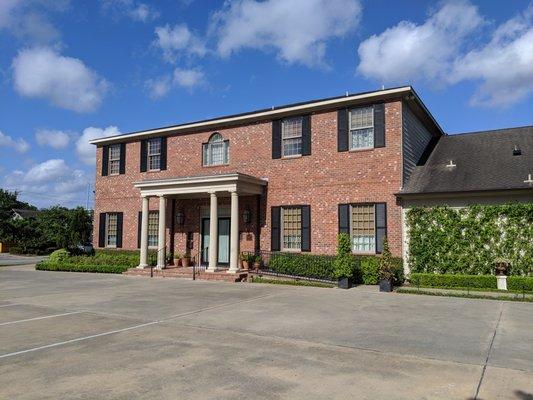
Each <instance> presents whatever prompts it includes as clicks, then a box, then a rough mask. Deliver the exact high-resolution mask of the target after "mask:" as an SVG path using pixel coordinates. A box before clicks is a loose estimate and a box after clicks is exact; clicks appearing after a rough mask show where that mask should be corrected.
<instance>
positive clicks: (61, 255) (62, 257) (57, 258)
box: [48, 249, 70, 264]
mask: <svg viewBox="0 0 533 400" xmlns="http://www.w3.org/2000/svg"><path fill="white" fill-rule="evenodd" d="M69 257H70V253H69V252H68V250H66V249H59V250H56V251H54V252H53V253H52V254H50V257H49V258H48V260H49V261H50V262H51V263H54V264H58V263H62V262H65V261H66V260H68V259H69Z"/></svg>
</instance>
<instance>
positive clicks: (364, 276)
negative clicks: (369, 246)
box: [356, 256, 405, 285]
mask: <svg viewBox="0 0 533 400" xmlns="http://www.w3.org/2000/svg"><path fill="white" fill-rule="evenodd" d="M356 258H357V259H358V260H359V262H358V264H359V265H360V268H359V273H358V275H359V279H356V281H357V282H362V283H364V284H365V285H377V284H378V283H379V257H377V256H356ZM392 262H393V263H394V264H395V266H396V268H395V271H394V283H395V284H396V285H401V284H402V283H403V282H404V280H405V278H404V274H403V260H402V259H401V258H400V257H392Z"/></svg>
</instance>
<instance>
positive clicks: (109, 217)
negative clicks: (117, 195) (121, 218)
mask: <svg viewBox="0 0 533 400" xmlns="http://www.w3.org/2000/svg"><path fill="white" fill-rule="evenodd" d="M117 217H118V216H117V214H116V213H107V214H106V228H105V232H106V236H105V237H106V242H105V245H106V247H116V246H117V232H118V229H117V228H118V224H117V219H118V218H117Z"/></svg>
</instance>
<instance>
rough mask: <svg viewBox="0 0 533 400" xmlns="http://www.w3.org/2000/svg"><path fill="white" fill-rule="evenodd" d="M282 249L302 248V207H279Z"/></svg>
mask: <svg viewBox="0 0 533 400" xmlns="http://www.w3.org/2000/svg"><path fill="white" fill-rule="evenodd" d="M281 221H282V224H281V227H282V228H281V229H282V231H281V238H282V247H283V248H282V250H289V251H291V250H292V251H294V250H301V248H302V209H301V207H283V208H282V209H281Z"/></svg>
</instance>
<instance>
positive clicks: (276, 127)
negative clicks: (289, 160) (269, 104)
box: [272, 119, 281, 158]
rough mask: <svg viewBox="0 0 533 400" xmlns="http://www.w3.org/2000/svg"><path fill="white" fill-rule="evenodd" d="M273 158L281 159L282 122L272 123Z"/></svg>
mask: <svg viewBox="0 0 533 400" xmlns="http://www.w3.org/2000/svg"><path fill="white" fill-rule="evenodd" d="M272 158H281V120H279V119H277V120H275V121H272Z"/></svg>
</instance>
